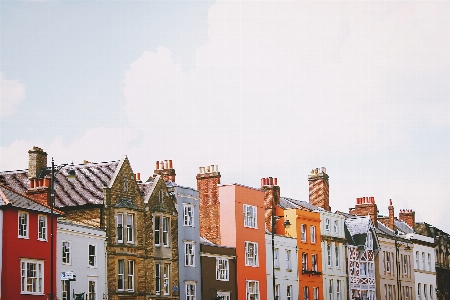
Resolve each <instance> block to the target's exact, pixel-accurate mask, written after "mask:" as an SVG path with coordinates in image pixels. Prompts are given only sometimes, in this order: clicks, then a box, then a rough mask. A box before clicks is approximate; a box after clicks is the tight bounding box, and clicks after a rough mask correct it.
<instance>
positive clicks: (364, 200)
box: [350, 197, 378, 227]
mask: <svg viewBox="0 0 450 300" xmlns="http://www.w3.org/2000/svg"><path fill="white" fill-rule="evenodd" d="M350 214H352V215H356V216H370V218H371V219H372V223H373V225H374V226H375V227H378V208H377V205H376V204H375V198H374V197H361V198H356V205H355V207H354V208H350Z"/></svg>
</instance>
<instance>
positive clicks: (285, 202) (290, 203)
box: [278, 197, 323, 211]
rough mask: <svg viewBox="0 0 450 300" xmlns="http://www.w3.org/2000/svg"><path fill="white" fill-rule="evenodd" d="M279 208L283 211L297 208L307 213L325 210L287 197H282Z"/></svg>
mask: <svg viewBox="0 0 450 300" xmlns="http://www.w3.org/2000/svg"><path fill="white" fill-rule="evenodd" d="M278 206H279V207H281V208H282V209H289V208H297V209H302V210H307V211H314V210H323V208H321V207H318V206H315V205H312V204H311V203H309V202H306V201H301V200H296V199H291V198H286V197H280V204H279V205H278Z"/></svg>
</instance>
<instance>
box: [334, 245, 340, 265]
mask: <svg viewBox="0 0 450 300" xmlns="http://www.w3.org/2000/svg"><path fill="white" fill-rule="evenodd" d="M339 252H340V251H339V245H334V254H335V256H336V258H335V259H336V261H335V266H336V268H339V267H340V263H339V261H340V260H339Z"/></svg>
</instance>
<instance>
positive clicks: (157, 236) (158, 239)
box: [155, 216, 161, 246]
mask: <svg viewBox="0 0 450 300" xmlns="http://www.w3.org/2000/svg"><path fill="white" fill-rule="evenodd" d="M160 226H161V217H160V216H155V246H160V245H161V236H160V228H159V227H160Z"/></svg>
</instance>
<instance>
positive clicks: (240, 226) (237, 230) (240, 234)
mask: <svg viewBox="0 0 450 300" xmlns="http://www.w3.org/2000/svg"><path fill="white" fill-rule="evenodd" d="M219 201H220V210H221V213H220V219H221V221H220V223H221V226H220V232H221V237H222V245H223V246H232V247H236V255H237V262H236V267H237V289H238V297H237V298H238V299H246V280H257V281H259V292H260V299H261V300H266V299H267V282H266V281H267V278H266V249H265V226H264V193H263V192H262V191H261V190H259V189H253V188H250V187H245V186H240V185H225V186H219ZM231 203H233V205H234V214H233V212H232V209H231ZM222 204H224V205H222ZM244 204H249V205H254V206H256V207H257V224H258V225H257V227H258V228H256V229H254V228H247V227H244ZM233 217H234V218H233ZM233 219H234V220H233ZM227 220H230V221H227ZM233 225H234V226H233ZM233 237H234V241H232V239H233ZM245 241H250V242H256V243H258V267H250V266H246V265H245V244H244V243H245ZM225 243H226V244H225Z"/></svg>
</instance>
